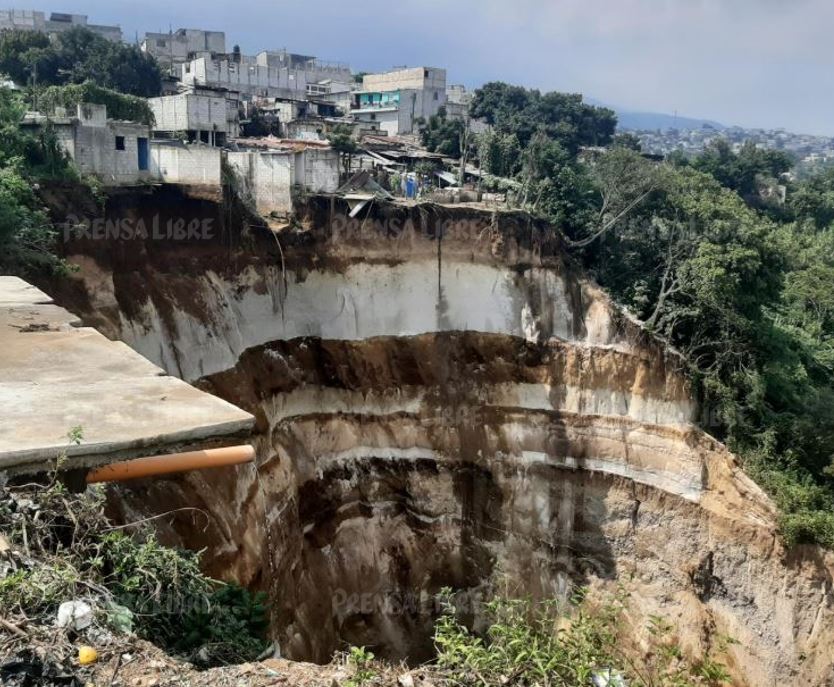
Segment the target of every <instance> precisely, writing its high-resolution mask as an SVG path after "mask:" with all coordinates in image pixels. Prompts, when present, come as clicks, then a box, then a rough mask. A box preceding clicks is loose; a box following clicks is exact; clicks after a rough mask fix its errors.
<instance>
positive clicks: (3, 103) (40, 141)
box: [0, 88, 68, 274]
mask: <svg viewBox="0 0 834 687" xmlns="http://www.w3.org/2000/svg"><path fill="white" fill-rule="evenodd" d="M24 111H25V108H24V105H23V102H22V100H21V98H20V96H19V95H18V94H17V93H15V92H13V91H11V90H9V89H7V88H0V272H7V273H22V274H27V273H31V272H36V271H44V270H47V271H51V270H55V269H59V268H60V267H61V266H62V263H61V262H60V260H58V258H56V256H55V255H54V253H53V251H52V248H53V245H54V240H55V238H56V233H55V231H54V228H53V227H52V225H51V224H50V222H49V219H48V216H47V214H46V212H45V210H44V209H43V207H42V205H41V203H40V202H39V200H38V198H37V196H36V194H35V190H34V188H33V182H34V180H35V179H36V178H38V177H40V176H44V175H52V176H54V175H57V174H59V173H62V172H63V173H67V172H68V162H67V159H66V157H65V156H64V155H63V153H62V152H61V151H60V148H59V147H58V145H57V143H56V141H55V139H54V136H52V134H51V132H50V131H49V130H42V131H41V132H40V133H39V134H38V135H37V136H36V135H33V134H28V133H24V132H23V131H22V130H21V128H20V122H21V119H22V118H23V114H24Z"/></svg>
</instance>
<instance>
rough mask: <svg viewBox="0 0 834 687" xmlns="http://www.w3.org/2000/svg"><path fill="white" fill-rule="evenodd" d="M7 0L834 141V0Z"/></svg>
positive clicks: (360, 66) (140, 28)
mask: <svg viewBox="0 0 834 687" xmlns="http://www.w3.org/2000/svg"><path fill="white" fill-rule="evenodd" d="M52 1H53V2H55V4H45V3H46V2H49V0H44V2H40V1H36V2H31V3H30V2H27V1H26V0H8V2H9V6H14V7H16V8H20V9H39V10H44V11H47V12H52V11H63V12H75V13H80V14H87V15H89V17H90V22H91V23H100V24H119V25H121V27H122V30H123V32H124V35H125V38H127V39H130V40H133V39H135V37H136V36H137V34H138V36H139V37H141V36H142V34H143V33H144V32H145V31H160V30H162V31H167V30H168V29H169V28H173V29H177V28H180V27H187V28H204V29H216V30H223V31H225V32H226V42H227V48H228V49H229V50H231V47H232V46H233V45H234V44H239V45H240V47H241V49H242V50H243V52H244V53H254V52H257V51H258V50H261V49H279V48H287V49H288V50H291V51H293V52H299V53H304V54H310V55H316V56H318V57H319V58H321V59H327V60H333V61H338V62H346V63H348V64H349V65H350V66H351V68H353V69H354V71H359V70H362V71H378V70H384V69H390V68H391V67H394V66H402V65H409V66H420V65H423V66H435V67H445V68H446V69H447V72H448V74H447V79H448V82H449V83H463V84H465V85H466V86H467V87H476V86H478V85H480V84H482V83H484V82H486V81H495V80H501V81H507V82H510V83H516V84H521V85H524V86H528V87H534V88H539V89H541V90H560V91H570V92H578V93H582V94H584V95H585V96H588V97H591V98H593V99H595V100H599V101H603V102H605V103H609V104H612V105H615V106H617V107H621V108H624V109H628V110H637V111H654V112H665V113H669V114H672V113H674V112H675V111H677V112H678V114H680V115H685V116H689V117H703V118H706V119H714V120H717V121H719V122H722V123H724V124H728V125H732V124H738V125H740V126H745V127H764V128H776V127H784V128H786V129H788V130H790V131H794V132H800V133H812V134H822V135H830V136H834V50H832V45H831V33H832V28H834V2H831V0H419V1H416V0H411V1H409V0H402V1H400V2H397V1H396V0H386V1H385V2H383V1H381V0H354V1H353V2H350V1H345V0H341V1H333V0H306V1H305V0H295V1H294V2H288V1H287V0H247V1H245V2H223V3H220V2H214V1H212V0H200V1H199V2H198V1H197V0H177V2H172V1H171V0H141V2H137V1H136V0H133V1H132V2H123V1H121V0H52ZM12 3H14V4H13V5H12Z"/></svg>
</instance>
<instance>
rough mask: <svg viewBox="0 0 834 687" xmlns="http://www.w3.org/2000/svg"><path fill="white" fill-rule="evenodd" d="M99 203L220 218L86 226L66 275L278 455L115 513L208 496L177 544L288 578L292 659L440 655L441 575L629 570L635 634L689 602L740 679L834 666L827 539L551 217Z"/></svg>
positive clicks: (97, 308)
mask: <svg viewBox="0 0 834 687" xmlns="http://www.w3.org/2000/svg"><path fill="white" fill-rule="evenodd" d="M54 193H55V194H57V191H56V192H54ZM55 198H57V195H56V196H54V197H53V200H54V199H55ZM61 202H68V201H66V199H65V200H63V201H61ZM73 202H74V203H76V204H79V202H78V201H73ZM86 211H88V210H86ZM105 211H106V213H110V214H112V215H113V216H114V217H115V216H121V215H128V216H131V217H142V218H145V219H147V220H148V221H150V220H151V219H152V218H153V217H154V216H158V215H159V216H164V217H176V216H185V217H199V218H201V219H212V220H213V222H215V223H216V227H217V233H216V235H214V236H213V238H210V239H206V240H202V241H184V242H177V241H173V240H153V239H149V240H146V241H138V242H136V241H134V242H124V241H96V240H91V239H86V238H81V239H77V240H72V241H69V242H68V243H66V244H65V248H66V251H67V256H68V258H69V259H71V260H72V261H73V262H76V263H77V264H79V265H80V266H81V270H80V271H79V272H78V273H77V274H76V275H74V276H73V277H72V278H71V279H70V280H68V281H64V282H60V283H59V282H56V283H53V284H49V285H46V288H47V289H48V291H49V292H50V293H51V295H53V297H54V298H56V299H57V300H59V302H61V304H62V305H64V306H66V307H68V308H69V309H71V310H73V311H74V312H76V313H77V314H78V315H79V316H81V317H82V318H83V319H84V320H85V322H86V323H88V324H91V325H94V326H97V327H99V328H100V329H101V330H102V331H104V332H105V333H107V334H108V335H109V336H112V337H114V338H121V339H123V340H124V341H126V342H127V343H128V344H130V345H131V346H133V347H134V348H135V349H136V350H138V351H140V352H141V353H143V354H144V355H146V356H147V357H148V358H150V359H151V360H153V361H154V362H156V363H157V364H159V365H160V366H162V367H164V368H165V369H166V370H167V371H169V372H170V373H172V374H177V375H179V376H181V377H183V378H184V379H187V380H189V381H191V382H193V383H195V384H198V385H199V386H201V387H202V388H204V389H207V390H210V391H212V392H214V393H216V394H217V395H219V396H222V397H223V398H225V399H227V400H229V401H231V402H233V403H236V404H238V405H239V406H240V407H242V408H244V409H246V410H249V411H251V412H253V413H254V414H255V415H256V417H257V427H258V429H257V435H256V437H255V443H256V446H257V449H258V461H257V467H256V468H253V467H251V466H247V467H240V468H236V469H224V470H217V471H213V472H209V471H207V472H203V473H195V474H190V475H185V476H179V477H174V478H170V479H161V480H155V481H153V482H137V483H134V484H131V485H126V486H123V487H120V488H118V489H114V490H113V493H112V499H111V508H112V510H113V512H114V513H117V514H118V515H119V516H120V517H121V518H124V519H133V518H136V517H141V516H147V515H150V514H158V513H162V512H166V511H172V510H175V509H178V508H188V509H192V510H186V511H179V512H176V513H173V514H172V515H171V516H169V517H167V518H164V519H159V520H157V521H155V522H156V523H157V524H158V527H159V529H160V533H161V535H162V536H163V538H164V539H165V540H166V541H168V542H171V543H185V544H187V545H188V546H192V547H195V548H206V559H205V560H206V565H207V566H208V568H209V570H210V571H211V572H213V573H215V574H217V575H220V576H224V577H228V578H234V579H236V580H238V581H241V582H243V583H245V584H249V585H252V586H256V587H261V588H264V589H267V590H268V591H269V592H270V597H271V600H272V609H273V625H272V626H273V633H274V636H275V638H276V640H277V641H278V643H279V645H280V647H281V651H282V653H283V655H285V656H288V657H291V658H295V659H305V660H312V661H317V662H325V661H328V660H329V659H330V657H331V655H332V652H333V651H334V650H336V649H340V648H344V646H345V645H347V644H356V645H366V646H371V647H373V650H374V652H375V653H376V654H377V655H379V656H382V657H387V658H408V659H409V660H410V661H420V660H422V659H425V658H427V657H428V656H429V655H430V652H431V642H430V632H431V625H432V622H433V619H434V617H435V615H436V612H437V609H436V608H435V605H434V602H433V595H434V594H435V593H436V592H437V591H438V590H439V589H440V588H441V587H444V586H451V587H454V588H456V589H461V590H466V591H468V592H469V593H470V595H471V598H472V600H473V603H472V605H471V607H470V616H471V619H472V620H473V622H474V623H475V624H477V623H478V621H479V619H480V615H479V607H478V603H477V602H478V600H479V599H480V598H482V597H483V596H485V595H488V593H489V591H490V590H491V589H494V588H495V587H498V586H503V585H506V586H509V588H510V589H511V590H512V591H514V592H516V593H530V594H533V595H535V596H554V595H564V594H566V593H567V592H568V590H569V589H570V586H571V585H572V584H589V585H592V586H603V587H604V586H612V585H615V584H618V583H620V584H624V585H625V586H626V587H627V588H628V589H629V590H630V591H631V592H632V594H633V596H634V598H635V601H636V603H635V604H634V606H635V608H636V609H638V610H637V611H635V614H634V617H633V619H632V620H633V622H634V625H635V627H636V628H640V627H642V626H643V624H644V621H645V619H646V618H647V617H648V615H650V614H652V613H659V614H661V615H664V616H667V617H669V618H670V619H671V620H672V621H674V622H676V623H677V624H678V625H679V627H680V628H681V630H682V634H683V637H682V639H683V641H684V645H685V646H686V648H687V650H688V651H690V652H691V653H692V654H694V655H698V654H700V653H701V652H703V651H704V650H705V649H706V648H707V647H708V646H709V645H710V644H711V643H712V642H713V641H715V638H716V637H717V636H719V635H721V634H729V635H731V636H733V637H734V638H735V639H737V640H738V642H739V643H738V644H735V645H733V646H732V647H731V649H730V652H731V654H730V660H731V663H732V665H731V667H732V669H733V671H734V672H735V673H736V674H737V675H738V677H739V684H749V685H764V684H773V683H774V681H775V682H776V683H777V684H797V685H799V684H803V685H805V684H810V685H824V684H831V681H832V680H834V673H832V661H833V660H834V659H832V654H831V652H830V650H829V649H830V647H831V646H832V643H834V596H832V570H834V563H833V562H832V557H831V556H830V554H827V553H824V552H822V551H820V550H818V549H814V548H806V549H799V550H794V551H791V552H787V551H785V550H784V549H783V548H782V546H781V544H780V542H779V539H778V537H777V536H776V529H775V514H774V510H773V507H772V504H771V503H770V502H769V501H768V499H767V498H766V497H765V496H764V494H763V493H762V492H761V490H759V489H758V487H756V485H754V484H753V483H752V482H751V481H750V480H749V479H748V478H747V477H746V476H745V475H744V474H743V472H742V471H741V470H740V469H739V467H738V466H737V464H736V461H735V459H734V457H733V456H732V455H730V454H729V453H728V452H727V451H726V449H725V448H724V447H723V446H722V445H721V444H720V443H718V442H716V441H715V440H714V439H712V438H711V437H709V436H708V435H707V434H705V433H704V432H703V431H701V430H700V429H698V428H697V427H696V426H695V425H694V424H692V422H693V420H694V419H695V418H696V417H697V416H698V410H697V404H696V403H695V401H694V400H693V399H692V397H691V391H690V389H689V386H688V384H687V383H686V380H685V378H684V376H683V374H682V373H681V371H680V360H679V359H678V357H677V356H676V355H675V354H674V353H670V352H668V351H666V350H664V349H663V347H662V346H661V345H659V344H658V343H656V342H654V341H652V340H651V339H650V337H648V336H647V335H645V334H644V333H643V332H642V331H641V329H640V328H639V326H638V325H637V324H636V323H634V322H633V321H631V320H630V319H629V318H628V317H627V316H626V315H625V314H623V313H622V312H620V311H619V310H618V309H617V308H616V307H614V306H613V305H612V304H611V303H610V302H609V300H608V299H607V298H606V296H605V295H604V294H603V293H602V292H601V291H600V290H599V289H598V288H596V287H595V286H594V284H592V283H591V282H590V281H588V280H587V279H586V278H585V277H584V276H583V275H582V274H581V272H580V271H579V270H578V269H577V267H576V266H575V265H574V264H573V262H572V261H571V260H570V258H569V257H568V256H566V254H565V253H564V251H563V249H562V246H561V245H560V242H559V240H558V235H557V233H556V232H554V231H553V230H552V229H550V228H549V227H547V226H545V225H542V224H540V223H537V222H535V221H533V220H531V219H530V218H529V217H527V216H526V215H523V214H519V213H492V214H490V213H485V212H482V211H473V210H466V209H461V208H449V207H439V206H416V207H402V206H385V205H383V206H380V205H379V204H375V205H374V206H373V207H372V208H371V211H370V213H371V214H370V215H369V216H367V217H365V216H364V213H363V216H361V217H360V218H359V221H358V223H354V224H351V223H350V222H349V221H348V219H347V218H346V216H345V214H344V211H345V209H344V207H342V206H341V204H340V202H339V201H334V200H331V199H329V198H312V199H310V201H309V204H308V206H307V209H306V212H305V213H304V215H303V217H302V218H301V220H300V222H299V224H298V225H297V226H294V227H290V228H286V229H283V230H281V231H277V232H273V231H271V230H270V229H269V228H268V227H266V226H264V225H263V223H261V222H260V221H258V220H253V219H251V218H248V217H247V216H246V215H245V213H242V212H241V211H240V210H239V209H237V208H236V207H235V206H234V205H228V204H227V205H222V204H217V203H213V202H211V201H208V200H194V199H190V198H188V197H187V196H183V195H181V194H180V193H179V192H177V191H176V190H173V189H170V188H162V189H158V190H156V191H154V192H152V193H149V194H146V195H136V196H130V195H121V196H119V197H118V198H117V199H116V200H114V201H112V202H111V203H109V204H108V205H107V207H106V209H105ZM193 509H197V510H193Z"/></svg>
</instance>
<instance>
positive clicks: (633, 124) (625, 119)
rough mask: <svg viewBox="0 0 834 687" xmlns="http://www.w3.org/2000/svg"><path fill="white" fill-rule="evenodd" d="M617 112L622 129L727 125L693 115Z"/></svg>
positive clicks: (692, 127)
mask: <svg viewBox="0 0 834 687" xmlns="http://www.w3.org/2000/svg"><path fill="white" fill-rule="evenodd" d="M615 111H616V112H617V126H618V128H620V129H638V130H639V129H642V130H648V131H654V130H655V129H701V128H703V127H704V126H710V127H712V128H713V129H725V128H726V127H725V126H724V125H723V124H721V123H719V122H714V121H712V120H710V119H694V118H692V117H681V116H677V117H676V116H675V115H669V114H663V113H661V112H629V111H627V110H615Z"/></svg>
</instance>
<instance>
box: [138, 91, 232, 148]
mask: <svg viewBox="0 0 834 687" xmlns="http://www.w3.org/2000/svg"><path fill="white" fill-rule="evenodd" d="M148 104H149V105H150V107H151V110H152V111H153V115H154V120H155V124H154V136H155V138H172V137H174V134H175V133H179V134H183V135H184V136H185V138H186V139H187V140H188V141H190V142H194V141H200V142H202V143H207V144H208V145H217V146H222V145H224V144H225V143H226V141H227V140H229V139H232V138H236V137H237V136H238V133H239V127H240V125H239V119H238V109H237V108H238V105H237V98H236V96H235V95H234V94H232V95H230V94H228V93H224V92H222V91H211V90H198V91H188V92H184V93H178V94H176V95H164V96H160V97H157V98H148Z"/></svg>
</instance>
